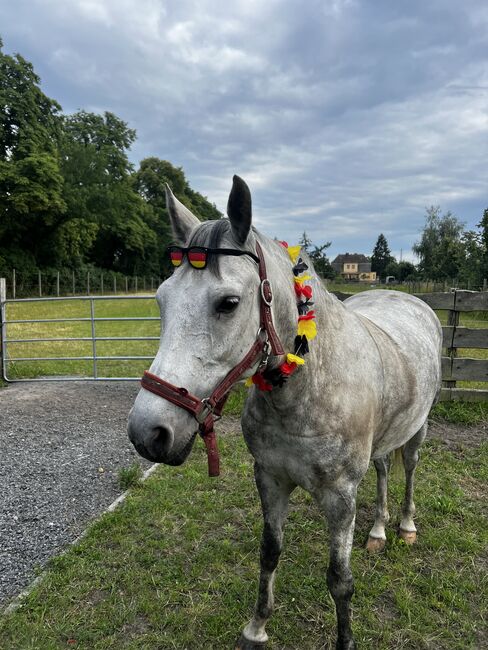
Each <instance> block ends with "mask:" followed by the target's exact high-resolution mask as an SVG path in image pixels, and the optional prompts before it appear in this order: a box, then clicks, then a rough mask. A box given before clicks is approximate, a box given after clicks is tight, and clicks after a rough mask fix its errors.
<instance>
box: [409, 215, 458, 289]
mask: <svg viewBox="0 0 488 650" xmlns="http://www.w3.org/2000/svg"><path fill="white" fill-rule="evenodd" d="M462 233H463V224H462V223H461V222H460V221H459V220H458V219H457V217H455V216H454V215H453V214H452V213H451V212H446V214H444V215H442V216H441V209H440V207H439V206H431V207H430V208H428V209H427V214H426V219H425V226H424V230H423V232H422V236H421V238H420V241H419V242H416V243H415V244H414V246H413V251H414V253H415V254H416V255H418V257H419V259H420V262H419V270H420V272H421V273H422V275H423V277H424V278H426V279H430V280H438V281H442V280H447V279H448V278H457V277H458V276H459V271H460V268H461V261H462V257H463V245H462Z"/></svg>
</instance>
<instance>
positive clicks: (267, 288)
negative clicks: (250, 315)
mask: <svg viewBox="0 0 488 650" xmlns="http://www.w3.org/2000/svg"><path fill="white" fill-rule="evenodd" d="M260 290H261V298H262V299H263V302H264V304H265V305H266V306H267V307H271V304H272V303H273V291H272V289H271V282H270V281H269V280H268V278H264V280H261V285H260Z"/></svg>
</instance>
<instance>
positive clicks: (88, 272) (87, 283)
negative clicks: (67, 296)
mask: <svg viewBox="0 0 488 650" xmlns="http://www.w3.org/2000/svg"><path fill="white" fill-rule="evenodd" d="M86 293H87V294H88V295H90V271H87V274H86Z"/></svg>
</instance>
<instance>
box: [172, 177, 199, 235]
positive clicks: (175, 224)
mask: <svg viewBox="0 0 488 650" xmlns="http://www.w3.org/2000/svg"><path fill="white" fill-rule="evenodd" d="M166 207H167V209H168V214H169V220H170V223H171V230H172V231H173V235H174V237H175V239H176V241H177V242H179V243H180V244H184V243H185V242H186V241H187V239H188V238H189V237H190V234H191V232H192V231H193V230H194V229H195V228H196V227H197V226H198V225H199V224H200V220H199V219H197V217H195V215H194V214H193V213H192V212H190V210H188V208H187V207H186V206H184V205H183V203H181V201H178V199H177V198H176V196H175V195H174V194H173V192H172V191H171V188H170V186H169V185H168V184H167V183H166Z"/></svg>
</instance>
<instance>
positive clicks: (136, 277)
mask: <svg viewBox="0 0 488 650" xmlns="http://www.w3.org/2000/svg"><path fill="white" fill-rule="evenodd" d="M136 293H137V275H136Z"/></svg>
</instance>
